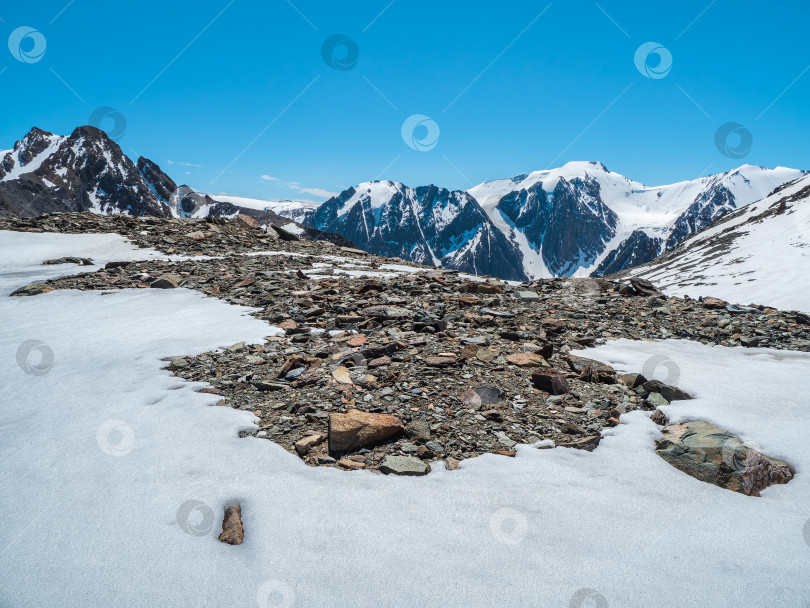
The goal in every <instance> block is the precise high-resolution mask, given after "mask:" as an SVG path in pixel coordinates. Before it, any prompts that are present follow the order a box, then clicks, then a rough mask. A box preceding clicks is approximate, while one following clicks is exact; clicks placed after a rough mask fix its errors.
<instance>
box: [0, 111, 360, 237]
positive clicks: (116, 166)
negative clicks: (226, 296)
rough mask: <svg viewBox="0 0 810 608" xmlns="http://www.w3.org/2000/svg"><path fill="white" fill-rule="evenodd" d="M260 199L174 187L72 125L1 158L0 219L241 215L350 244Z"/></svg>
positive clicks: (290, 208)
mask: <svg viewBox="0 0 810 608" xmlns="http://www.w3.org/2000/svg"><path fill="white" fill-rule="evenodd" d="M259 202H260V201H254V200H250V199H240V198H234V197H225V196H217V197H211V196H209V195H207V194H203V193H199V192H196V191H195V190H193V189H192V188H190V187H189V186H186V185H181V186H178V185H177V184H176V183H175V181H174V180H172V178H171V177H169V176H168V175H167V174H166V173H165V172H164V171H163V170H162V169H161V168H160V166H158V164H157V163H155V162H153V161H151V160H149V159H147V158H144V157H140V158H138V159H137V161H136V162H133V161H132V160H131V159H130V158H129V157H128V156H127V155H126V154H124V153H123V152H122V151H121V148H120V147H119V146H118V144H117V143H116V142H115V141H113V140H112V139H111V138H110V137H108V136H107V134H106V133H105V132H104V131H102V130H101V129H97V128H95V127H90V126H82V127H77V128H76V129H74V131H73V132H72V133H71V134H70V135H68V136H60V135H54V134H53V133H49V132H47V131H43V130H42V129H39V128H36V127H34V128H33V129H31V131H30V132H29V133H28V134H26V136H25V137H24V138H23V139H21V140H20V141H18V142H16V143H15V144H14V148H13V149H12V150H8V151H6V152H1V153H0V216H14V217H35V216H38V215H42V214H43V213H55V212H75V211H90V212H92V213H98V214H116V213H123V214H127V215H136V216H142V215H151V216H156V217H166V218H170V217H178V218H179V217H197V218H201V217H234V216H236V215H238V214H240V213H241V214H244V215H248V216H250V217H253V218H254V219H256V220H257V221H259V222H260V223H262V224H266V225H274V226H278V227H281V228H286V229H287V232H289V233H291V234H295V235H298V236H300V237H302V238H305V239H313V240H314V239H321V240H328V241H330V242H333V243H336V244H339V245H342V246H353V243H351V242H350V241H348V240H347V239H346V238H345V237H342V236H340V235H336V234H328V233H324V232H323V231H320V230H317V229H315V228H311V227H309V226H303V225H301V224H300V223H298V222H296V221H294V220H291V219H289V218H286V217H282V216H281V215H277V214H276V213H274V212H273V210H272V209H273V202H272V201H267V202H266V203H267V204H266V205H258V204H257V203H259ZM239 203H244V204H245V205H246V206H242V205H240V204H239ZM300 203H301V204H302V205H307V204H308V203H306V202H303V201H302V202H300ZM309 205H310V208H311V207H312V206H314V205H312V204H309ZM299 206H300V205H296V204H295V203H293V202H289V201H288V202H286V203H284V204H282V203H279V206H278V208H279V210H281V211H287V212H288V213H290V215H292V216H293V217H295V216H298V215H301V213H302V211H301V210H300V209H299Z"/></svg>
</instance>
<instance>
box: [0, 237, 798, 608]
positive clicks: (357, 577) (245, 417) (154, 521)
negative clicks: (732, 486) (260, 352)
mask: <svg viewBox="0 0 810 608" xmlns="http://www.w3.org/2000/svg"><path fill="white" fill-rule="evenodd" d="M28 236H31V237H40V236H44V235H28ZM7 249H8V246H6V245H3V247H2V249H0V259H6V258H5V255H6V253H8V251H7ZM71 254H72V255H90V253H89V251H87V250H81V251H80V250H76V249H74V250H72V251H71ZM15 259H17V260H18V261H17V262H6V263H5V264H4V266H3V268H2V274H3V277H4V278H3V281H5V282H6V283H8V282H9V281H13V280H14V279H13V277H11V278H9V275H10V274H11V275H13V273H15V272H22V271H23V270H24V269H25V268H28V267H29V266H30V264H29V263H28V262H27V261H26V260H24V259H20V256H17V257H16V258H15ZM22 283H23V281H20V284H22ZM247 312H248V310H247V309H245V308H243V307H238V306H231V305H228V304H227V303H225V302H222V301H220V300H217V299H213V298H205V297H203V296H202V295H200V294H198V293H195V292H192V291H188V290H185V289H176V290H125V291H117V292H115V293H113V294H112V295H106V296H103V295H101V294H100V293H99V292H76V291H56V292H50V293H47V294H43V295H40V296H35V297H26V298H0V315H2V318H3V320H4V331H3V333H2V334H0V365H2V369H3V370H5V371H4V374H3V380H2V382H3V397H4V398H3V399H2V400H0V429H2V441H0V461H2V462H3V466H2V467H0V484H1V486H0V487H2V488H3V492H0V518H2V521H3V526H0V573H2V575H1V577H2V585H0V605H2V606H4V607H12V608H18V607H28V606H31V607H34V606H35V607H37V608H43V607H51V606H53V607H57V606H58V607H62V606H71V607H84V606H87V607H93V608H95V607H96V606H119V605H120V606H128V607H129V606H133V607H134V606H144V607H146V606H148V607H153V606H173V607H183V606H240V607H243V606H244V607H250V606H259V607H260V608H267V607H270V606H276V607H278V606H286V607H290V606H307V607H311V606H312V607H319V606H324V607H327V606H328V607H334V606H370V605H376V606H406V605H407V606H437V605H442V606H462V605H463V606H471V607H478V606H480V607H487V608H490V607H491V606H580V607H582V606H585V605H587V604H585V603H582V602H579V603H576V602H577V601H579V600H576V598H577V597H580V598H581V597H582V596H583V594H585V595H588V594H590V598H591V600H592V601H594V602H596V603H595V604H594V605H597V606H605V605H609V606H622V607H627V608H632V607H635V606H639V607H644V608H647V607H648V606H679V607H692V606H694V607H701V608H702V607H705V606H719V605H724V606H725V605H728V606H746V607H759V606H763V607H765V606H767V607H772V606H779V607H780V608H782V607H785V608H790V607H800V606H807V598H808V597H810V582H809V581H808V577H807V572H808V568H810V546H808V541H806V540H805V538H803V534H802V530H803V527H804V526H806V523H805V522H806V521H807V518H808V517H810V512H808V510H807V504H808V502H810V477H808V476H807V474H806V473H807V471H808V470H810V452H808V451H807V449H806V445H805V443H806V441H805V437H806V435H807V432H808V430H809V429H810V404H808V398H807V395H808V394H810V355H808V354H801V353H784V352H774V351H767V350H757V349H727V348H721V347H714V348H712V347H707V346H702V345H699V344H695V343H688V342H681V341H667V342H661V343H652V342H630V341H619V342H616V343H613V344H609V345H606V346H602V347H600V348H598V349H596V350H589V351H586V352H587V353H588V356H597V357H599V358H600V359H602V360H605V361H608V362H611V363H612V364H614V365H615V366H617V367H620V368H622V369H626V370H632V371H639V370H640V369H641V368H643V367H644V365H645V364H647V362H648V360H649V357H651V356H653V355H659V356H661V357H669V358H670V359H671V360H673V361H675V362H676V364H677V368H678V371H679V376H680V377H679V379H678V384H679V386H681V387H682V388H684V389H685V390H688V391H690V392H692V393H693V394H695V395H696V396H697V399H695V400H692V401H688V402H679V403H676V404H674V405H672V406H671V407H670V408H668V413H669V414H670V415H673V414H678V415H681V416H683V417H687V418H691V417H699V418H703V419H707V420H709V421H712V422H717V423H718V424H722V425H724V426H725V427H726V428H728V429H729V430H733V431H735V432H738V433H740V435H741V436H742V437H743V438H744V439H746V440H748V441H750V442H752V443H753V444H754V445H756V446H758V447H761V448H762V449H763V450H764V451H765V452H766V453H768V454H770V455H773V456H777V457H783V458H785V459H786V460H787V461H788V462H789V463H790V464H791V465H793V466H794V467H795V468H796V471H797V476H796V478H795V479H794V480H793V481H792V482H790V483H789V484H787V485H785V486H777V487H773V488H769V489H767V490H766V491H765V492H764V493H763V497H762V498H751V497H747V496H743V495H741V494H737V493H733V492H729V491H726V490H722V489H720V488H717V487H715V486H712V485H708V484H704V483H701V482H699V481H697V480H695V479H693V478H691V477H688V476H686V475H685V474H683V473H681V472H679V471H677V470H675V469H674V468H672V467H670V466H669V465H668V464H667V463H665V462H664V461H663V460H662V459H660V458H659V457H658V456H656V455H655V453H654V451H653V447H654V444H653V441H654V438H655V437H656V436H657V435H658V430H657V427H655V426H654V425H653V424H652V423H651V422H650V421H649V420H648V419H647V417H646V415H645V414H644V413H643V412H633V413H631V414H628V415H625V416H623V422H624V424H622V425H620V426H618V427H616V428H613V429H610V430H608V431H606V433H605V435H606V436H605V438H604V440H603V441H602V443H601V444H600V446H599V447H598V448H597V449H596V450H595V451H594V452H593V453H588V452H584V451H577V450H568V449H564V448H557V449H546V450H538V449H536V448H533V447H530V446H525V445H522V446H518V454H517V457H516V458H513V459H512V458H507V457H502V456H493V455H487V456H482V457H479V458H475V459H472V460H468V461H465V462H463V463H462V465H461V469H460V470H459V471H453V472H450V471H445V470H443V467H442V465H441V463H434V464H433V472H431V474H430V475H428V476H427V477H423V478H397V477H390V476H389V477H385V476H383V475H379V474H373V473H370V472H342V471H338V470H335V469H313V468H310V467H307V466H306V465H304V464H303V463H302V462H301V461H300V460H299V459H298V458H297V457H295V456H293V455H291V454H289V453H288V452H286V451H285V450H283V449H282V448H280V447H278V446H277V445H275V444H273V443H272V442H270V441H268V440H264V439H258V438H250V439H239V438H238V432H239V430H240V429H244V428H248V427H250V426H251V425H252V423H253V422H254V420H255V419H254V417H253V416H252V414H250V413H248V412H242V411H236V410H233V409H231V408H226V407H215V406H213V405H212V404H213V403H215V402H216V401H217V400H218V398H219V397H217V396H215V395H207V394H201V393H197V392H195V390H194V389H196V388H199V387H201V386H202V385H200V384H193V383H187V382H184V381H182V380H180V379H178V378H176V377H174V376H172V375H170V373H169V372H168V371H164V370H161V369H160V368H161V367H163V366H164V365H165V363H164V362H162V361H161V358H163V357H166V356H169V355H181V354H192V353H199V352H202V351H205V350H207V349H212V348H216V347H219V346H226V345H227V344H230V343H232V342H235V341H238V340H245V341H249V342H252V341H260V340H261V339H262V337H263V336H266V335H269V334H271V333H273V329H272V328H271V327H270V326H269V325H267V324H265V323H264V322H262V321H259V320H257V319H254V318H251V317H248V316H245V315H246V313H247ZM31 339H36V340H40V341H42V342H44V343H45V344H46V345H47V347H48V348H50V349H51V350H52V352H53V356H54V362H53V366H52V367H51V368H50V370H48V371H47V373H45V374H43V375H27V374H26V373H24V372H23V371H22V369H21V367H20V366H18V364H17V361H16V352H17V350H18V348H19V346H20V345H21V344H23V343H24V342H25V341H27V340H31ZM34 363H36V362H34ZM665 367H666V366H664V367H662V369H664V368H665ZM666 369H671V366H670V367H666ZM651 375H652V374H651ZM466 388H467V387H466V386H458V387H456V390H457V391H458V392H459V393H460V392H462V391H463V390H464V389H466ZM189 501H197V502H193V503H192V502H189ZM234 501H238V502H239V503H240V504H241V505H242V510H243V520H244V524H245V543H244V544H243V545H241V546H230V545H225V544H222V543H219V542H218V541H217V539H216V536H217V534H218V528H219V526H220V523H221V517H222V510H223V508H224V507H225V506H226V505H227V504H229V503H232V502H234ZM191 507H196V508H194V509H193V510H191V515H190V517H188V518H186V517H184V516H183V512H184V509H185V511H189V510H190V509H191ZM587 589H593V590H595V591H594V592H593V593H597V594H599V595H601V597H599V596H597V595H594V594H593V593H591V592H589V591H585V590H587ZM602 599H604V603H599V602H601V601H602Z"/></svg>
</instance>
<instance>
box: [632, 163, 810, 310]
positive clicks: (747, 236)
mask: <svg viewBox="0 0 810 608" xmlns="http://www.w3.org/2000/svg"><path fill="white" fill-rule="evenodd" d="M808 269H810V175H808V176H805V177H802V178H800V179H798V180H796V181H794V182H791V183H789V184H787V185H785V186H783V187H782V188H780V189H779V190H777V191H776V192H774V193H773V194H771V195H770V196H768V197H767V198H764V199H763V200H761V201H758V202H755V203H753V204H751V205H748V206H747V207H745V208H744V209H740V210H738V211H735V212H733V213H729V214H726V215H724V216H723V217H721V218H718V219H717V220H715V221H714V222H712V223H711V224H710V225H709V226H708V227H706V228H704V229H703V230H701V231H700V232H698V233H697V234H694V235H691V236H689V237H687V238H686V239H684V240H683V241H682V242H681V243H680V244H679V245H677V246H676V247H675V248H673V249H672V250H670V251H668V252H666V253H665V254H664V255H662V256H661V257H659V258H657V259H656V260H655V261H653V262H651V263H649V264H646V265H644V266H640V267H638V268H634V269H633V270H630V271H627V272H624V273H620V276H639V277H643V278H646V279H649V280H650V281H653V282H654V283H655V285H656V286H657V287H659V288H662V289H663V290H664V291H665V292H666V293H668V294H673V295H689V296H691V297H698V296H715V297H720V298H723V299H726V300H729V301H731V302H733V303H736V304H749V303H751V302H767V303H769V304H771V305H773V306H777V307H779V308H783V309H788V310H801V311H804V312H808V311H810V272H808Z"/></svg>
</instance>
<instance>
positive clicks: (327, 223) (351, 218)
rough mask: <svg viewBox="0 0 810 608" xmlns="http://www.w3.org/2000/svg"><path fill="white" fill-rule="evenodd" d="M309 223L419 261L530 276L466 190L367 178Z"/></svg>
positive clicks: (507, 276) (316, 213)
mask: <svg viewBox="0 0 810 608" xmlns="http://www.w3.org/2000/svg"><path fill="white" fill-rule="evenodd" d="M306 223H308V224H310V225H311V226H314V227H315V228H319V229H321V230H325V231H327V232H337V233H338V234H342V235H343V236H345V237H346V238H348V239H349V240H350V241H352V242H354V243H356V244H357V245H358V246H359V247H361V248H363V249H366V250H368V251H371V252H373V253H379V254H382V255H386V256H389V257H400V258H403V259H406V260H410V261H413V262H417V263H420V264H427V265H434V266H444V267H446V268H454V269H457V270H463V271H466V272H471V273H474V274H488V275H494V276H498V277H501V278H504V279H512V280H524V279H525V278H526V275H525V273H524V272H523V269H522V268H521V266H520V263H519V257H518V256H519V252H518V250H517V249H516V248H515V247H514V245H512V244H511V243H510V242H509V241H508V240H507V238H506V237H505V236H504V235H503V234H502V233H501V232H500V231H499V230H498V229H497V228H495V226H494V225H493V224H492V222H491V220H490V219H489V218H488V217H487V215H486V213H484V211H483V209H481V206H480V205H479V204H478V203H477V201H476V200H475V199H474V198H473V197H472V196H470V195H469V194H468V193H466V192H458V191H456V192H450V191H449V190H445V189H444V188H438V187H436V186H432V185H431V186H422V187H419V188H408V187H407V186H405V185H403V184H401V183H399V182H389V181H383V182H380V181H375V182H365V183H362V184H360V185H358V186H357V187H356V188H349V189H348V190H346V191H344V192H343V193H341V194H340V195H339V196H336V197H333V198H331V199H329V200H328V201H326V202H325V203H324V204H323V205H321V206H320V207H318V209H317V210H315V211H314V212H312V213H311V214H309V215H308V216H307V219H306Z"/></svg>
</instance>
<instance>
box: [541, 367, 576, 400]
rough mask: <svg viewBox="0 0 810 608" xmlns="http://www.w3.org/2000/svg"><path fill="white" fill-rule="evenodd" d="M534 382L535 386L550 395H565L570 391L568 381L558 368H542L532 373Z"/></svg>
mask: <svg viewBox="0 0 810 608" xmlns="http://www.w3.org/2000/svg"><path fill="white" fill-rule="evenodd" d="M532 384H534V387H535V388H539V389H540V390H541V391H545V392H547V393H548V394H549V395H563V394H565V393H567V392H568V391H570V390H571V389H570V388H569V386H568V381H566V379H565V376H563V375H562V374H561V373H560V372H559V371H557V370H542V371H536V372H534V373H533V374H532Z"/></svg>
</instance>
